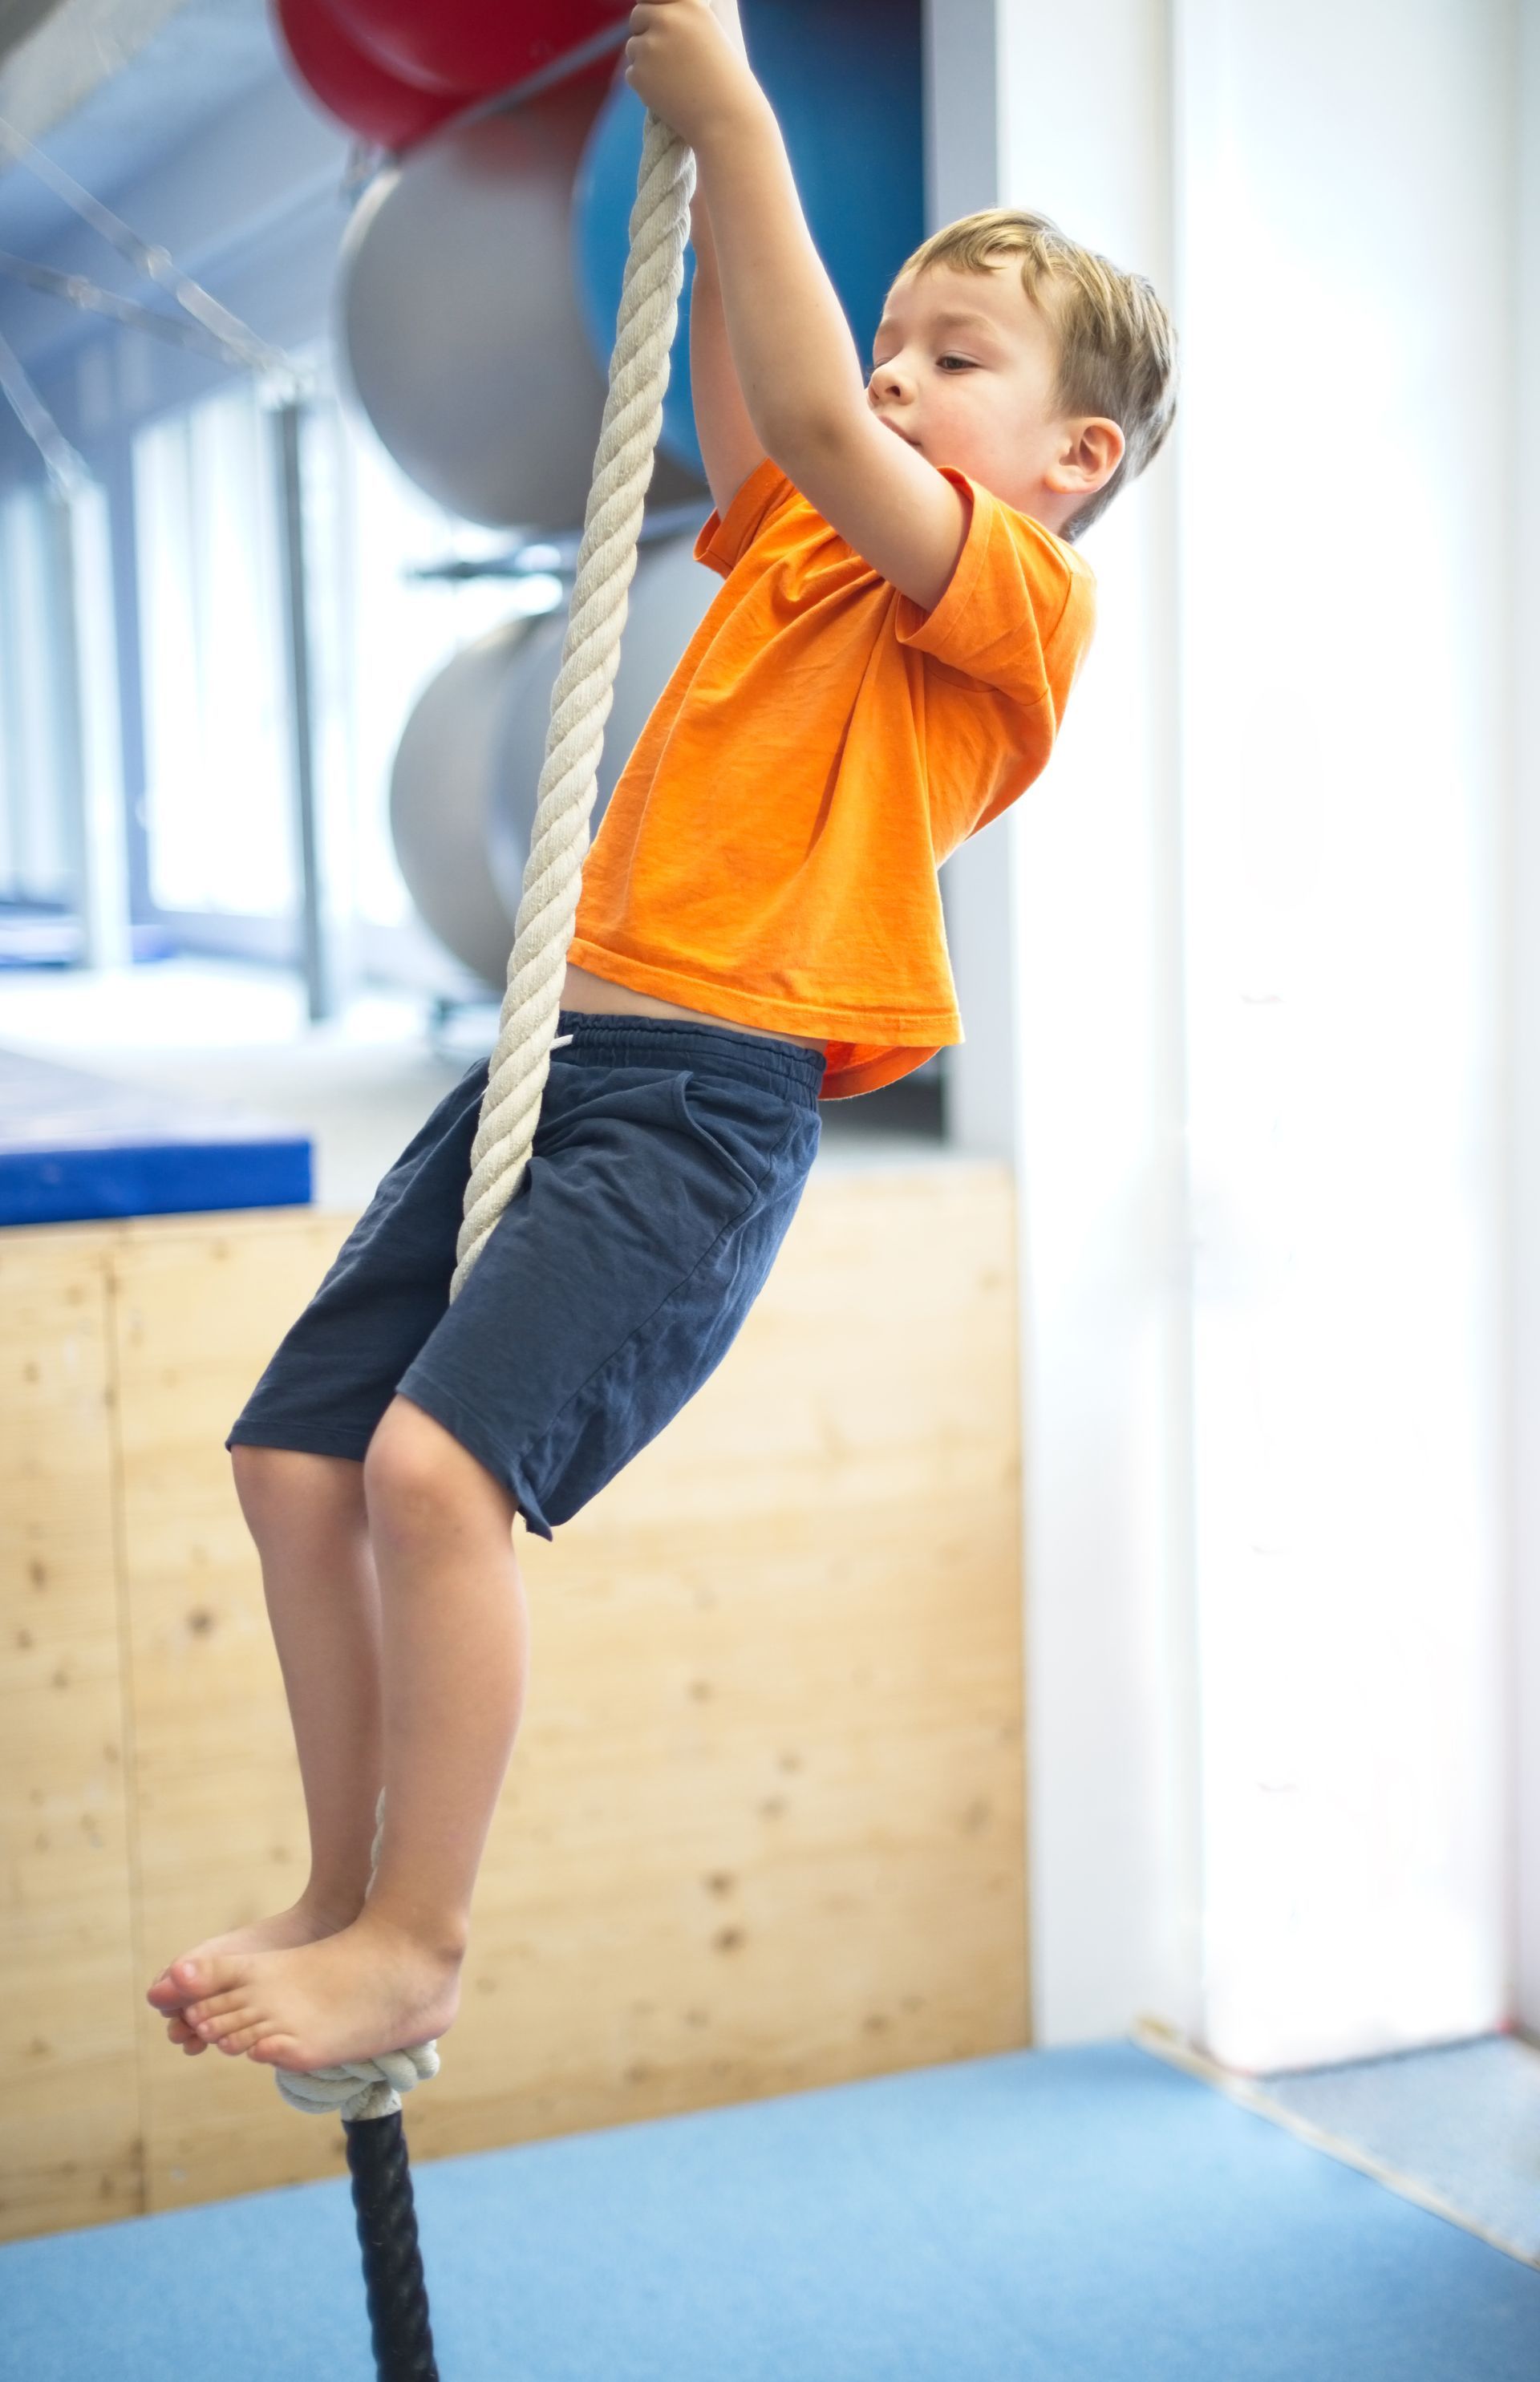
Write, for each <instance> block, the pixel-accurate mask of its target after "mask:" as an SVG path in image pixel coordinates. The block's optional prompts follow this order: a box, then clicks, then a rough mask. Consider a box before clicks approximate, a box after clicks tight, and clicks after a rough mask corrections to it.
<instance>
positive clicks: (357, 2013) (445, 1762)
mask: <svg viewBox="0 0 1540 2382" xmlns="http://www.w3.org/2000/svg"><path fill="white" fill-rule="evenodd" d="M363 1475H364V1493H365V1500H366V1504H367V1509H368V1520H369V1529H370V1536H371V1540H372V1542H373V1546H374V1553H375V1562H376V1569H377V1573H378V1578H379V1584H380V1599H381V1615H382V1621H383V1641H382V1652H383V1665H382V1676H383V1685H384V1710H385V1734H384V1774H385V1790H386V1825H385V1845H384V1848H383V1852H382V1856H381V1861H380V1869H379V1875H378V1877H377V1878H376V1883H375V1887H374V1891H373V1892H372V1893H371V1895H370V1897H369V1899H368V1902H367V1904H366V1905H365V1908H364V1909H363V1912H362V1914H361V1915H360V1917H359V1918H358V1919H357V1920H356V1921H355V1922H354V1923H353V1924H352V1925H351V1926H349V1927H345V1928H343V1929H342V1930H341V1931H340V1932H339V1934H333V1935H331V1936H329V1937H327V1938H326V1940H325V1941H322V1942H317V1943H314V1944H311V1945H308V1946H303V1947H301V1948H298V1949H293V1950H276V1951H271V1952H253V1953H249V1954H246V1955H233V1956H225V1957H222V1958H215V1959H211V1960H208V1961H203V1962H199V1963H198V1964H197V1967H198V1971H199V1973H198V1974H197V1975H196V1976H194V1977H191V1978H183V1979H181V1980H179V1982H185V1983H191V1985H193V1986H194V1988H195V1990H196V1994H197V1998H196V1999H193V2000H191V2001H190V2002H189V2005H188V2008H187V2009H186V2012H185V2016H186V2019H187V2020H188V2023H189V2024H190V2025H191V2026H192V2027H193V2028H194V2029H195V2030H196V2031H197V2032H199V2033H200V2034H201V2035H202V2036H203V2040H204V2041H206V2042H214V2043H217V2044H219V2047H220V2049H221V2050H223V2051H226V2052H228V2053H230V2054H231V2055H234V2054H237V2053H240V2052H247V2053H250V2055H251V2056H252V2057H253V2058H256V2059H259V2060H263V2061H265V2063H266V2064H268V2065H270V2066H274V2067H281V2068H290V2069H296V2068H315V2067H325V2066H329V2065H331V2064H332V2063H333V2062H335V2061H338V2060H344V2059H364V2058H369V2057H374V2056H375V2055H376V2054H377V2053H378V2052H381V2051H386V2050H394V2049H400V2048H401V2047H402V2046H404V2045H407V2044H416V2043H421V2042H424V2041H425V2040H426V2039H427V2038H428V2037H429V2036H432V2035H437V2034H440V2033H442V2032H444V2031H445V2030H446V2028H447V2027H448V2026H449V2025H450V2022H451V2021H452V2020H453V2017H454V2015H455V2012H456V2010H457V2008H458V2007H459V1976H460V1968H461V1964H462V1960H463V1958H464V1954H465V1947H466V1944H467V1941H468V1939H469V1931H470V1914H471V1900H472V1894H473V1890H474V1884H475V1877H476V1872H477V1870H478V1868H479V1866H480V1862H481V1857H482V1852H483V1850H484V1848H485V1846H486V1842H487V1830H488V1828H489V1827H490V1825H491V1822H492V1814H493V1812H494V1811H495V1810H496V1808H497V1802H498V1797H499V1792H500V1790H501V1787H502V1783H503V1779H504V1777H505V1776H506V1774H507V1770H508V1762H509V1759H510V1756H511V1752H512V1750H513V1741H514V1737H515V1736H516V1734H517V1730H518V1725H519V1720H520V1716H521V1713H522V1711H523V1706H524V1679H525V1672H526V1666H527V1660H528V1618H527V1614H526V1610H525V1604H524V1587H523V1582H522V1580H521V1578H520V1575H519V1566H518V1562H517V1559H516V1557H515V1555H514V1552H513V1546H512V1535H511V1532H512V1521H513V1516H514V1513H515V1511H516V1507H515V1504H514V1501H513V1499H512V1498H511V1496H510V1495H509V1493H508V1492H507V1491H506V1490H505V1489H504V1488H503V1487H502V1486H501V1484H500V1483H499V1481H497V1480H494V1479H493V1478H492V1476H491V1474H490V1473H488V1472H487V1471H486V1470H485V1469H484V1467H482V1466H481V1465H479V1464H478V1463H477V1462H476V1460H475V1458H474V1456H472V1455H469V1454H468V1453H467V1451H466V1450H465V1449H464V1448H462V1446H461V1445H460V1443H459V1442H458V1441H457V1440H455V1439H454V1438H453V1437H451V1435H450V1433H449V1432H448V1431H446V1430H443V1429H441V1427H440V1426H439V1425H438V1424H437V1422H435V1421H434V1420H433V1418H431V1416H428V1415H426V1414H425V1413H424V1412H423V1411H422V1409H421V1408H420V1407H417V1406H413V1405H412V1403H411V1401H410V1400H408V1399H405V1398H400V1397H398V1398H397V1399H396V1400H395V1401H394V1402H393V1404H392V1405H391V1406H390V1407H389V1408H388V1411H387V1413H386V1416H385V1418H384V1419H383V1421H382V1422H381V1424H380V1426H379V1429H378V1430H377V1431H376V1434H375V1439H374V1442H373V1443H372V1445H371V1447H370V1450H369V1454H368V1457H367V1459H366V1461H365V1464H364V1467H363ZM179 1966H180V1964H179Z"/></svg>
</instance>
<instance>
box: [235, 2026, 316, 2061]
mask: <svg viewBox="0 0 1540 2382" xmlns="http://www.w3.org/2000/svg"><path fill="white" fill-rule="evenodd" d="M246 2057H248V2059H260V2060H261V2062H262V2064H263V2066H264V2067H265V2068H291V2069H295V2068H299V2069H302V2068H309V2067H314V2066H315V2065H316V2063H315V2062H314V2060H306V2059H302V2057H300V2048H299V2045H298V2044H297V2043H296V2042H295V2040H294V2038H293V2036H292V2035H291V2034H259V2036H258V2039H257V2041H256V2042H255V2043H253V2045H252V2047H251V2050H250V2051H249V2052H248V2053H247V2055H246Z"/></svg>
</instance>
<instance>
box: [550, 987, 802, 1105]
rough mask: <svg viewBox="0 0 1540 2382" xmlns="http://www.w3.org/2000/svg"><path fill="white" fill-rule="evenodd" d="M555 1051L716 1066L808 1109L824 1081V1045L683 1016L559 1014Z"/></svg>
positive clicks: (604, 1060) (601, 1060)
mask: <svg viewBox="0 0 1540 2382" xmlns="http://www.w3.org/2000/svg"><path fill="white" fill-rule="evenodd" d="M556 1031H557V1035H558V1037H559V1039H560V1048H559V1049H558V1050H557V1051H556V1054H555V1055H556V1056H557V1057H559V1058H563V1059H568V1060H573V1059H575V1060H577V1061H579V1062H584V1061H587V1062H590V1063H592V1064H594V1065H596V1066H601V1067H624V1066H633V1067H656V1066H658V1065H659V1063H660V1062H667V1063H668V1064H669V1065H675V1064H677V1065H679V1066H685V1067H687V1066H689V1065H690V1064H691V1063H692V1062H693V1063H695V1064H696V1065H697V1066H701V1067H707V1066H710V1067H715V1068H718V1069H719V1070H721V1071H722V1072H724V1073H726V1074H732V1075H739V1076H742V1077H744V1078H745V1079H746V1080H747V1081H748V1082H750V1083H760V1084H764V1085H766V1086H767V1087H770V1089H772V1090H774V1091H777V1092H779V1093H780V1094H781V1095H782V1098H783V1099H792V1100H795V1101H796V1102H797V1103H798V1105H799V1106H801V1107H803V1108H809V1109H816V1108H817V1106H818V1102H819V1088H820V1087H821V1085H822V1083H823V1071H824V1065H825V1061H824V1056H823V1053H822V1052H821V1050H804V1049H803V1047H802V1045H801V1044H800V1042H770V1041H766V1040H764V1039H763V1038H762V1037H760V1036H759V1035H758V1034H734V1033H733V1031H732V1030H731V1028H730V1027H728V1026H725V1025H707V1024H706V1023H705V1021H704V1020H703V1021H702V1022H701V1024H700V1025H686V1024H685V1023H684V1019H683V1018H682V1017H636V1016H633V1015H631V1014H629V1013H621V1014H618V1015H614V1014H610V1013H608V1012H605V1013H601V1012H599V1011H597V1010H589V1009H563V1010H561V1011H560V1012H559V1013H558V1015H557V1020H556Z"/></svg>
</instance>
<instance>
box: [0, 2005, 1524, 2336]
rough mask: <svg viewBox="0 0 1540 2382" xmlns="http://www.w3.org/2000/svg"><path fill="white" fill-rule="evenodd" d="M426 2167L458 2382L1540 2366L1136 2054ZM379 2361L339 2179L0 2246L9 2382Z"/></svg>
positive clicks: (1394, 2223)
mask: <svg viewBox="0 0 1540 2382" xmlns="http://www.w3.org/2000/svg"><path fill="white" fill-rule="evenodd" d="M426 2089H428V2090H429V2091H431V2090H432V2087H431V2086H429V2087H427V2088H426ZM410 2115H411V2111H410V2105H409V2106H408V2120H409V2123H410ZM294 2122H295V2124H296V2125H300V2124H308V2123H311V2122H313V2121H312V2120H310V2119H305V2118H298V2117H296V2118H295V2120H294ZM316 2122H319V2121H316ZM415 2178H416V2190H417V2204H418V2216H419V2221H420V2224H421V2229H422V2237H423V2248H424V2256H425V2263H426V2268H427V2279H428V2290H429V2294H430V2297H431V2301H432V2306H433V2320H434V2334H435V2340H436V2345H437V2352H438V2360H439V2365H440V2369H441V2373H442V2376H443V2382H1536V2376H1540V2270H1536V2269H1535V2268H1534V2267H1531V2266H1527V2265H1522V2264H1521V2263H1520V2262H1519V2261H1518V2260H1516V2259H1513V2258H1509V2257H1506V2256H1505V2255H1504V2254H1503V2253H1502V2252H1501V2251H1499V2250H1496V2249H1493V2248H1491V2247H1490V2246H1489V2245H1488V2244H1487V2243H1485V2241H1479V2240H1477V2239H1476V2237H1475V2236H1474V2235H1472V2234H1470V2233H1466V2232H1464V2231H1462V2230H1461V2229H1460V2228H1459V2227H1457V2226H1455V2225H1452V2224H1449V2223H1448V2222H1446V2221H1445V2220H1444V2219H1443V2218H1442V2217H1438V2216H1432V2215H1430V2214H1429V2213H1428V2212H1426V2211H1425V2210H1423V2209H1421V2208H1417V2207H1414V2206H1413V2205H1411V2204H1410V2203H1409V2202H1407V2201H1404V2200H1401V2199H1399V2198H1398V2197H1397V2196H1396V2195H1395V2194H1394V2193H1393V2192H1387V2191H1386V2190H1385V2189H1384V2188H1383V2187H1382V2186H1381V2185H1379V2184H1377V2183H1375V2182H1374V2180H1373V2179H1371V2178H1369V2177H1367V2176H1364V2175H1361V2174H1359V2173H1357V2172H1355V2171H1354V2170H1353V2169H1352V2168H1350V2167H1343V2166H1342V2165H1340V2164H1339V2163H1338V2162H1337V2161H1336V2160H1334V2159H1332V2158H1330V2157H1328V2156H1327V2155H1324V2153H1322V2152H1320V2151H1317V2150H1314V2149H1312V2148H1310V2147H1308V2146H1307V2145H1306V2144H1304V2143H1300V2142H1299V2141H1298V2140H1296V2139H1295V2138H1294V2137H1293V2136H1292V2135H1290V2134H1288V2133H1287V2132H1285V2131H1283V2130H1280V2129H1279V2128H1278V2127H1276V2126H1275V2125H1272V2124H1270V2123H1269V2122H1268V2120H1267V2119H1266V2118H1262V2117H1259V2116H1257V2115H1256V2114H1254V2113H1253V2112H1251V2111H1249V2110H1246V2109H1242V2108H1239V2107H1238V2106H1235V2105H1234V2104H1233V2103H1232V2102H1230V2101H1228V2100H1226V2098H1225V2096H1224V2095H1223V2094H1222V2093H1215V2092H1214V2091H1212V2090H1211V2089H1210V2088H1209V2087H1208V2086H1207V2085H1205V2084H1203V2083H1201V2082H1200V2081H1198V2080H1197V2079H1195V2078H1193V2077H1190V2076H1188V2075H1185V2074H1182V2073H1180V2072H1179V2071H1178V2070H1177V2069H1173V2068H1171V2067H1169V2066H1167V2065H1166V2064H1165V2063H1164V2061H1162V2060H1160V2059H1158V2058H1156V2057H1154V2056H1153V2055H1152V2054H1151V2053H1149V2052H1146V2051H1144V2050H1141V2049H1140V2048H1139V2047H1138V2046H1137V2045H1135V2044H1125V2043H1105V2044H1090V2045H1084V2046H1078V2047H1075V2048H1073V2049H1067V2050H1056V2051H1041V2052H1016V2053H1009V2054H1005V2055H1003V2056H1001V2057H993V2058H987V2059H975V2060H966V2061H962V2062H959V2063H958V2064H956V2065H955V2066H949V2067H945V2068H932V2069H920V2070H918V2071H917V2072H915V2073H913V2074H909V2075H904V2076H892V2077H881V2078H878V2079H875V2080H873V2081H869V2082H865V2083H860V2084H852V2085H844V2086H839V2087H835V2088H832V2089H829V2090H825V2091H819V2092H815V2093H796V2094H794V2095H790V2096H788V2097H786V2098H784V2099H781V2100H774V2101H762V2102H758V2103H754V2104H750V2105H748V2106H743V2107H737V2108H731V2109H718V2110H710V2111H704V2112H700V2113H698V2114H696V2115H692V2116H688V2117H680V2118H661V2119H658V2120H656V2121H653V2122H651V2123H648V2124H644V2125H634V2126H625V2127H620V2128H617V2129H614V2130H610V2131H606V2132H602V2133H589V2134H581V2135H571V2136H567V2137H564V2138H562V2139H561V2140H559V2141H554V2142H547V2143H529V2144H526V2145H525V2146H524V2147H523V2148H521V2149H516V2150H508V2151H487V2152H482V2153H478V2154H476V2155H473V2156H470V2157H466V2158H456V2159H445V2160H439V2161H437V2162H434V2163H432V2164H425V2165H423V2166H420V2167H418V2168H417V2169H416V2170H415ZM372 2373H373V2365H372V2363H371V2359H370V2354H369V2345H368V2327H367V2323H366V2321H365V2318H364V2314H363V2293H362V2287H361V2285H360V2282H359V2276H358V2262H357V2251H356V2244H355V2241H354V2237H353V2229H352V2212H351V2204H350V2202H349V2198H348V2191H347V2185H346V2183H345V2182H343V2181H339V2182H335V2183H331V2182H328V2183H318V2184H304V2185H300V2186H297V2187H295V2188H293V2189H291V2190H289V2191H284V2192H265V2193H262V2194H259V2195H253V2197H251V2198H248V2199H243V2200H237V2201H226V2202H223V2203H220V2204H216V2205H214V2206H210V2207H205V2208H195V2209H189V2210H183V2211H179V2212H178V2213H176V2214H174V2215H166V2216H142V2217H133V2218H129V2220H128V2221H127V2222H125V2223H122V2224H117V2225H110V2226H103V2227H99V2228H96V2229H92V2230H88V2231H84V2232H80V2233H72V2234H62V2235H55V2236H53V2237H51V2238H49V2239H45V2240H43V2241H25V2242H19V2243H17V2244H14V2245H13V2246H12V2247H10V2248H9V2249H6V2250H3V2251H0V2375H4V2376H5V2377H6V2382H152V2377H153V2382H166V2377H167V2376H180V2375H187V2376H199V2377H203V2376H217V2377H218V2382H318V2377H322V2376H325V2377H326V2382H367V2378H368V2377H369V2376H371V2375H372Z"/></svg>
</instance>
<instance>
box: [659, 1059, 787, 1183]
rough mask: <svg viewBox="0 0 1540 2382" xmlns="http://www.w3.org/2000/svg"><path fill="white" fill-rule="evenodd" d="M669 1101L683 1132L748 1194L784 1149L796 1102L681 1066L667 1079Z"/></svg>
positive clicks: (732, 1078) (763, 1178)
mask: <svg viewBox="0 0 1540 2382" xmlns="http://www.w3.org/2000/svg"><path fill="white" fill-rule="evenodd" d="M671 1089H672V1092H673V1099H674V1105H675V1108H676V1109H677V1111H678V1113H679V1120H680V1123H681V1124H682V1125H683V1126H684V1130H685V1132H687V1133H689V1134H691V1135H693V1136H694V1137H695V1138H696V1140H697V1141H700V1142H704V1143H705V1145H706V1147H707V1148H708V1149H709V1150H710V1151H711V1152H712V1153H713V1155H714V1156H715V1157H716V1159H717V1160H718V1161H719V1162H720V1164H721V1166H722V1167H723V1168H724V1169H725V1170H726V1172H727V1173H729V1174H730V1175H732V1176H733V1179H734V1181H735V1182H737V1183H738V1184H740V1185H742V1187H743V1189H744V1190H745V1191H746V1192H747V1193H748V1195H749V1197H751V1198H755V1197H758V1194H759V1192H760V1191H761V1190H762V1188H763V1187H764V1184H765V1180H766V1178H767V1176H768V1175H769V1173H770V1169H771V1168H772V1166H773V1165H774V1164H775V1160H776V1158H777V1156H778V1154H779V1153H780V1151H781V1150H782V1148H784V1147H785V1144H786V1142H787V1140H788V1138H789V1137H790V1135H791V1133H792V1130H793V1128H794V1126H795V1123H796V1118H797V1113H798V1111H797V1104H796V1102H795V1100H789V1099H782V1098H781V1097H780V1095H779V1094H778V1093H775V1092H770V1091H766V1090H763V1089H762V1088H761V1087H759V1086H758V1084H749V1083H745V1082H742V1081H741V1080H739V1079H738V1078H736V1077H734V1076H732V1075H726V1074H723V1075H711V1074H703V1073H702V1072H701V1071H700V1070H699V1069H698V1068H696V1067H686V1068H685V1069H684V1070H683V1072H682V1073H681V1074H677V1075H675V1076H674V1077H673V1079H672V1085H671Z"/></svg>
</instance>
